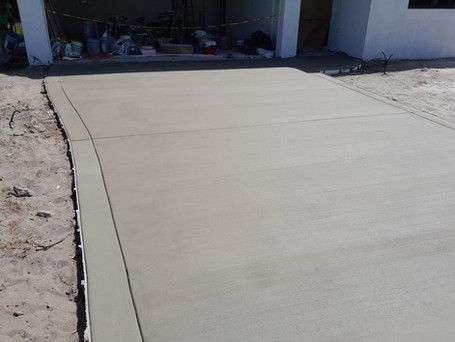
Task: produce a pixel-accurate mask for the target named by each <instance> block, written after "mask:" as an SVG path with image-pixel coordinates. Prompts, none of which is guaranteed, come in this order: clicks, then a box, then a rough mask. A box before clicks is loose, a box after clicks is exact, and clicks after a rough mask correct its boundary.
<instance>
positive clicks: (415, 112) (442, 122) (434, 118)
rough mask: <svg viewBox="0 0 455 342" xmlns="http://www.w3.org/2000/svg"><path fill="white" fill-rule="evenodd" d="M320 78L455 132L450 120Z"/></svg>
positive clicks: (353, 87) (339, 81) (348, 85)
mask: <svg viewBox="0 0 455 342" xmlns="http://www.w3.org/2000/svg"><path fill="white" fill-rule="evenodd" d="M317 76H318V77H321V78H324V79H326V80H328V81H330V82H333V83H336V84H338V85H340V86H342V87H344V88H347V89H350V90H353V91H355V92H357V93H360V94H362V95H365V96H368V97H370V98H373V99H375V100H377V101H381V102H382V103H385V104H388V105H391V106H393V107H395V108H399V109H402V110H403V111H405V112H408V113H409V114H413V115H415V116H418V117H420V118H423V119H425V120H428V121H431V122H433V123H435V124H438V125H441V126H444V127H447V128H450V129H453V130H455V123H454V122H450V121H448V120H445V119H443V118H440V117H439V116H436V115H434V114H431V113H427V112H424V111H419V110H417V109H415V108H412V107H410V106H407V105H405V104H402V103H398V102H396V101H392V100H389V99H387V98H385V97H383V96H381V95H378V94H375V93H372V92H371V91H368V90H365V89H362V88H359V87H356V86H354V85H352V84H349V83H346V82H343V81H341V80H338V79H336V78H334V77H332V76H329V75H324V74H317Z"/></svg>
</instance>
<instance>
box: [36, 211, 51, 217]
mask: <svg viewBox="0 0 455 342" xmlns="http://www.w3.org/2000/svg"><path fill="white" fill-rule="evenodd" d="M52 214H53V213H52V212H50V211H38V212H37V213H36V216H39V217H42V218H49V217H51V216H52Z"/></svg>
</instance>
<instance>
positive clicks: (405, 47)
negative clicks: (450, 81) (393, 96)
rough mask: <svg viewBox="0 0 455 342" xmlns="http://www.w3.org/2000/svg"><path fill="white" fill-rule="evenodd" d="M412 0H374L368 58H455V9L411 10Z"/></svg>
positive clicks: (364, 54) (369, 29) (368, 33)
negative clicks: (387, 56) (382, 53)
mask: <svg viewBox="0 0 455 342" xmlns="http://www.w3.org/2000/svg"><path fill="white" fill-rule="evenodd" d="M408 3H409V1H408V0H373V2H372V5H371V13H370V21H369V24H368V31H367V35H366V40H365V48H364V53H363V58H364V59H367V60H368V59H374V58H378V57H381V51H384V52H385V53H386V54H388V55H390V54H392V53H393V54H394V58H400V59H418V58H422V59H431V58H442V57H455V9H409V8H408Z"/></svg>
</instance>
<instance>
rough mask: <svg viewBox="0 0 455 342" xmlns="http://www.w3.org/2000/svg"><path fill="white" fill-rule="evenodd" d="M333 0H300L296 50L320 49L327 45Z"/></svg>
mask: <svg viewBox="0 0 455 342" xmlns="http://www.w3.org/2000/svg"><path fill="white" fill-rule="evenodd" d="M332 1H333V0H302V5H301V12H300V28H299V42H298V51H299V52H307V51H314V50H321V49H323V48H324V47H325V46H327V40H328V35H329V28H330V19H331V16H332Z"/></svg>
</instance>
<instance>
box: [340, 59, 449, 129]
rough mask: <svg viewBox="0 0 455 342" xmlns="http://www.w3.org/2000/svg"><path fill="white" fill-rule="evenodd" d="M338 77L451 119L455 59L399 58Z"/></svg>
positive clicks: (418, 108) (421, 109)
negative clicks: (385, 66) (384, 71)
mask: <svg viewBox="0 0 455 342" xmlns="http://www.w3.org/2000/svg"><path fill="white" fill-rule="evenodd" d="M381 70H382V68H381V67H370V68H368V67H367V68H366V69H364V70H363V71H361V72H360V73H357V74H351V75H346V76H340V77H339V78H338V79H340V80H342V81H344V82H347V83H350V84H353V85H355V86H357V87H359V88H363V89H365V90H368V91H371V92H373V93H376V94H378V95H381V96H384V97H387V98H389V99H392V100H394V101H397V102H399V103H402V104H405V105H408V106H410V107H412V108H415V109H417V110H420V111H424V112H427V113H429V114H433V115H437V116H439V117H441V118H444V119H446V120H450V121H455V59H445V60H435V61H400V62H394V63H392V64H391V65H390V66H389V68H388V70H389V71H388V73H387V75H382V71H381Z"/></svg>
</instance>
